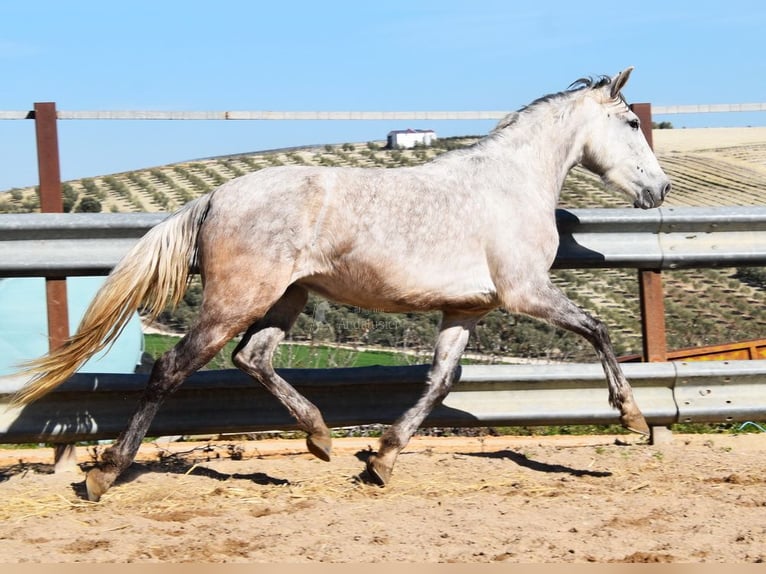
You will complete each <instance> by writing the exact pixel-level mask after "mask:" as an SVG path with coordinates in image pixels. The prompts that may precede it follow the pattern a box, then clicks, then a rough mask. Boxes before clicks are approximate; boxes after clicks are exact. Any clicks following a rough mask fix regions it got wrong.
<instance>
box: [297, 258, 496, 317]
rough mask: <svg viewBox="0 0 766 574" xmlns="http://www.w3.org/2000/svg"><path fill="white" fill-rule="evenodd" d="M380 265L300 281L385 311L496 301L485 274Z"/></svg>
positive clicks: (477, 306)
mask: <svg viewBox="0 0 766 574" xmlns="http://www.w3.org/2000/svg"><path fill="white" fill-rule="evenodd" d="M382 269H385V268H382ZM382 269H381V268H377V267H376V268H375V269H370V268H368V269H363V268H355V269H353V270H351V269H345V270H341V271H336V272H335V273H331V274H322V275H317V276H313V277H306V278H304V279H302V280H301V281H299V283H300V284H302V285H304V286H305V287H307V288H308V289H311V290H312V291H314V292H316V293H318V294H319V295H322V296H323V297H326V298H328V299H331V300H333V301H337V302H339V303H344V304H347V305H354V306H358V307H362V308H365V309H375V310H379V311H385V312H410V311H431V310H448V309H454V310H458V309H459V310H465V311H472V310H483V309H491V308H493V307H495V306H496V305H497V300H496V296H497V293H496V291H495V288H494V285H493V284H492V281H491V279H490V278H489V275H488V274H484V273H478V274H469V273H461V274H460V275H459V276H455V275H454V274H450V273H447V272H446V271H445V270H444V269H442V270H440V271H438V272H433V273H429V272H428V270H427V269H422V268H421V269H419V270H417V271H415V270H411V271H410V272H407V271H406V270H401V269H396V268H388V269H387V272H385V273H382V272H381V270H382Z"/></svg>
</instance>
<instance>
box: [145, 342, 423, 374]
mask: <svg viewBox="0 0 766 574" xmlns="http://www.w3.org/2000/svg"><path fill="white" fill-rule="evenodd" d="M177 341H178V337H173V336H169V335H145V336H144V350H145V352H146V353H148V354H149V355H150V356H151V357H153V358H154V359H156V358H157V357H159V356H160V355H161V354H162V353H164V352H165V351H166V350H168V349H170V348H171V347H172V346H173V345H175V343H176V342H177ZM235 346H236V342H234V341H233V342H230V343H228V344H227V345H226V347H224V349H223V350H222V351H221V352H220V353H218V355H217V356H216V357H215V358H214V359H213V360H212V361H211V362H210V363H209V364H208V365H207V368H208V369H233V368H235V367H234V364H233V363H232V361H231V353H232V351H233V350H234V347H235ZM427 362H430V358H429V357H428V356H420V357H418V356H414V355H411V354H404V353H396V352H393V351H377V350H376V351H371V350H354V349H345V348H338V347H333V346H326V345H304V344H294V343H289V342H288V343H283V344H282V345H280V346H279V348H278V349H277V352H276V354H275V356H274V366H275V367H277V368H294V369H311V368H313V369H324V368H328V367H369V366H372V365H382V366H398V365H413V364H419V363H427Z"/></svg>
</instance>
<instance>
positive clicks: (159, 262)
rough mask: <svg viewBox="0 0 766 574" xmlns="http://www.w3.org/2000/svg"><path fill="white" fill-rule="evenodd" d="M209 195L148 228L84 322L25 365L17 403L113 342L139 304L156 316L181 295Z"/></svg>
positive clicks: (52, 384)
mask: <svg viewBox="0 0 766 574" xmlns="http://www.w3.org/2000/svg"><path fill="white" fill-rule="evenodd" d="M209 205H210V195H205V196H202V197H200V198H199V199H197V200H195V201H193V202H190V203H188V204H187V205H185V206H184V207H183V208H182V209H180V210H179V211H177V212H176V213H174V214H173V215H171V216H170V217H168V218H167V219H166V220H164V221H163V222H162V223H160V224H158V225H157V226H155V227H153V228H152V229H150V230H149V232H147V233H146V235H144V236H143V237H142V238H141V239H140V240H139V241H138V243H137V244H136V245H135V246H134V247H133V248H132V249H131V250H130V251H129V252H128V254H127V255H125V257H124V258H123V259H122V260H121V261H120V262H119V263H118V264H117V266H116V267H115V268H114V269H113V270H112V272H111V273H110V274H109V276H108V277H107V280H106V282H105V283H104V284H103V286H102V287H101V289H99V291H98V293H96V296H95V298H94V299H93V301H92V302H91V304H90V306H89V307H88V310H87V311H86V312H85V315H84V316H83V318H82V321H81V323H80V326H79V327H78V329H77V333H75V334H74V335H73V336H72V337H70V338H69V339H67V341H65V343H64V344H63V345H62V346H61V347H59V348H58V349H54V350H53V351H51V352H50V353H48V354H47V355H44V356H42V357H40V358H39V359H34V360H32V361H29V362H28V363H25V364H23V365H22V369H23V370H22V372H21V374H22V375H30V376H31V377H32V378H31V380H30V381H29V382H28V383H27V384H26V386H24V387H23V388H22V389H21V390H19V392H18V393H16V395H15V396H14V397H13V400H12V402H11V404H12V405H14V406H22V405H25V404H28V403H30V402H32V401H35V400H37V399H39V398H40V397H42V396H43V395H45V394H46V393H48V392H49V391H51V390H53V389H54V388H56V387H57V386H59V385H60V384H61V383H63V382H64V381H66V380H67V379H68V378H69V377H70V376H71V375H72V374H73V373H74V372H75V371H76V370H77V369H78V368H79V367H80V366H81V365H82V364H83V363H84V362H85V361H87V360H88V359H89V358H90V357H92V356H93V355H94V354H96V353H98V352H99V351H100V350H102V349H103V348H105V347H106V346H107V345H110V344H111V343H113V342H114V340H115V339H116V338H117V337H118V336H119V334H120V333H121V332H122V329H123V328H124V327H125V324H126V323H127V322H128V320H129V319H130V317H131V315H132V314H133V313H134V312H135V311H136V310H137V309H138V308H139V307H140V306H143V307H144V309H145V310H146V311H147V312H148V313H149V315H150V317H151V318H152V319H154V318H156V317H157V315H159V314H160V313H161V312H162V310H163V309H164V308H165V305H166V303H167V302H168V300H170V301H171V302H172V304H173V305H175V304H177V303H178V302H179V301H180V300H181V298H182V297H183V295H184V293H185V291H186V287H187V282H188V279H189V272H190V267H191V266H192V265H193V264H194V263H195V259H196V256H197V234H198V232H199V228H200V226H201V225H202V222H203V221H204V219H205V217H206V215H207V211H208V208H209Z"/></svg>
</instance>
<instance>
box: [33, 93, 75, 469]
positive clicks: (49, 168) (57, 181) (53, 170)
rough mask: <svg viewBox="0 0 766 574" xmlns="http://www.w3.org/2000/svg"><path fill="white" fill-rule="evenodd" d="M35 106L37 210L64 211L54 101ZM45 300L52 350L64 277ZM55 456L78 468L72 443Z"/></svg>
mask: <svg viewBox="0 0 766 574" xmlns="http://www.w3.org/2000/svg"><path fill="white" fill-rule="evenodd" d="M34 109H35V135H36V140H37V170H38V173H39V176H40V211H41V212H43V213H63V212H64V202H63V198H62V194H61V164H60V161H59V144H58V126H57V122H58V118H57V114H56V104H55V103H53V102H43V103H35V107H34ZM45 304H46V308H47V313H48V347H49V348H50V350H53V349H56V348H58V347H60V346H61V345H63V344H64V341H66V339H67V338H68V337H69V312H68V309H67V288H66V278H59V277H46V278H45ZM54 459H55V469H56V472H62V471H70V470H75V469H76V468H77V466H76V462H77V460H76V456H75V446H74V445H73V444H59V445H56V447H55V455H54Z"/></svg>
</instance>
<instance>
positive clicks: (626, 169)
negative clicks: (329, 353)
mask: <svg viewBox="0 0 766 574" xmlns="http://www.w3.org/2000/svg"><path fill="white" fill-rule="evenodd" d="M632 70H633V68H632V67H630V68H627V69H625V70H623V71H622V72H620V73H618V74H616V75H615V76H613V77H609V76H599V77H596V78H592V77H588V78H581V79H579V80H577V81H575V82H574V83H572V84H570V86H569V87H568V88H566V89H565V90H563V91H561V92H558V93H553V94H549V95H546V96H544V97H541V98H539V99H537V100H535V101H533V102H532V103H530V104H528V105H527V106H524V107H522V108H521V109H519V110H518V111H516V112H512V113H510V114H508V115H507V116H506V117H505V118H503V119H502V120H501V121H500V122H499V123H498V124H497V126H496V127H495V128H494V130H492V131H491V132H490V133H489V134H488V135H487V136H485V137H483V138H482V139H480V140H479V141H478V142H476V143H475V144H474V145H472V146H471V147H468V148H464V149H459V150H453V151H450V152H447V153H444V154H442V155H440V156H437V157H436V158H434V159H432V160H430V161H428V162H426V163H424V164H422V165H419V166H409V167H399V168H393V169H383V168H367V167H365V168H358V167H314V166H279V167H270V168H267V169H262V170H260V171H256V172H254V173H250V174H247V175H244V176H241V177H239V178H236V179H233V180H231V181H229V182H227V183H224V184H223V185H221V186H220V187H218V188H216V189H215V190H213V191H212V192H210V193H209V194H207V195H205V196H202V197H200V198H198V199H196V200H194V201H192V202H190V203H188V204H186V205H185V206H183V207H182V208H180V209H179V210H178V211H176V212H175V213H173V214H171V215H169V216H168V217H167V218H166V219H165V220H163V221H162V222H161V223H159V224H158V225H157V226H155V227H153V228H152V229H150V230H149V231H148V232H147V233H146V234H145V235H144V236H143V237H142V238H141V239H140V240H139V241H138V242H137V243H136V244H135V246H134V247H133V248H132V249H131V250H130V251H129V252H128V253H127V254H126V255H125V257H124V258H123V259H122V260H121V261H120V262H119V263H118V264H117V265H116V266H115V268H114V269H113V270H112V272H111V273H110V275H109V276H108V278H107V280H106V282H105V284H104V285H103V287H102V288H101V289H100V291H99V292H98V293H97V295H96V297H95V298H94V300H93V302H92V303H91V305H90V307H89V308H88V310H87V312H86V314H85V316H84V317H83V319H82V322H81V324H80V326H79V328H78V330H77V332H76V333H75V334H74V335H73V336H72V337H71V338H70V339H68V340H67V341H66V342H65V344H64V345H63V346H61V347H59V348H58V349H55V350H53V351H51V352H50V353H49V354H47V355H44V356H42V357H40V358H38V359H35V360H33V361H31V362H30V363H29V364H27V365H26V367H25V370H24V371H22V373H23V374H24V376H25V377H27V378H28V382H27V383H26V385H25V386H24V387H23V388H22V389H21V390H20V391H19V392H18V393H17V394H16V395H15V397H14V399H13V404H15V405H17V406H21V405H24V404H28V403H30V402H31V401H33V400H36V399H38V398H39V397H41V396H43V395H44V394H45V393H47V392H49V391H50V390H51V389H53V388H54V387H56V386H58V385H59V384H61V383H63V382H64V381H65V380H67V379H68V378H69V377H70V376H71V375H72V374H73V373H74V372H75V371H76V370H77V368H78V367H79V366H80V365H81V364H82V363H83V362H84V361H86V360H87V359H88V358H89V357H90V356H92V355H93V354H95V353H96V352H98V351H99V350H101V349H103V348H104V347H106V346H107V345H109V344H110V343H111V342H112V341H114V339H115V337H116V336H117V335H118V334H119V333H120V330H121V328H122V327H123V326H124V325H125V323H126V321H127V320H128V318H129V317H130V315H131V314H132V313H133V312H135V311H136V310H137V309H138V308H139V307H142V308H144V309H145V310H146V311H147V312H148V313H149V315H150V316H151V317H156V316H157V315H158V314H159V313H160V311H162V309H163V308H164V307H165V305H166V304H167V303H168V302H171V303H177V302H178V301H179V300H180V298H181V297H182V296H183V294H184V291H185V288H186V286H187V282H188V279H189V277H190V274H191V273H193V272H194V270H197V271H198V272H199V274H200V276H201V278H202V282H203V297H202V303H201V306H200V309H199V313H198V316H197V317H196V319H195V320H194V321H193V323H192V325H191V327H190V328H189V330H188V332H187V334H186V335H185V336H184V337H183V338H182V339H181V340H180V341H179V342H178V343H177V344H176V345H175V347H173V348H172V349H171V350H169V351H168V352H167V353H165V354H164V355H162V356H161V357H160V358H159V359H158V360H157V361H156V363H155V364H154V367H153V369H152V371H151V374H150V376H149V380H148V383H147V385H146V388H145V389H144V392H143V394H142V397H141V399H140V401H139V404H138V406H137V408H136V410H135V413H134V414H133V416H132V417H131V418H130V420H129V422H128V424H127V427H126V428H125V429H124V430H123V432H122V433H121V434H120V435H119V437H118V438H117V439H116V440H115V441H114V443H113V444H112V445H111V447H110V448H108V449H106V450H105V451H104V453H103V454H102V457H101V461H99V462H98V464H97V465H95V466H94V467H93V468H92V469H91V470H90V471H89V472H88V473H87V475H86V479H85V486H86V489H87V495H88V498H89V499H90V500H93V501H98V500H99V499H100V498H101V496H102V495H103V494H104V493H105V492H106V491H107V490H108V489H109V488H110V487H111V486H112V485H113V483H114V482H115V480H116V479H117V477H118V476H119V475H120V474H121V473H122V472H123V471H124V470H125V469H126V468H127V467H128V466H130V465H131V464H132V462H133V460H134V458H135V455H136V452H137V450H138V448H139V446H140V443H141V441H142V439H143V437H144V436H145V434H146V432H147V430H148V428H149V426H150V424H151V422H152V419H153V418H154V416H155V414H156V412H157V410H158V408H159V407H160V404H161V403H162V402H163V400H164V399H165V398H166V397H167V396H168V395H170V394H171V393H172V392H173V391H174V390H175V389H177V388H178V387H179V386H180V385H181V384H182V382H183V381H184V380H185V379H186V378H187V377H188V376H189V375H190V374H192V373H193V372H195V371H196V370H198V369H200V368H201V367H203V366H204V365H205V364H206V363H208V361H210V360H211V359H212V358H213V357H214V356H215V355H216V353H218V351H219V350H220V349H221V348H222V347H223V346H224V344H226V343H227V342H228V341H229V340H231V339H233V338H235V337H236V336H238V335H240V334H242V337H241V340H240V341H239V343H238V344H237V345H236V348H235V350H234V351H233V356H232V358H233V362H234V364H235V365H236V366H237V367H238V368H240V369H242V370H243V371H244V372H245V373H247V374H248V375H250V376H251V377H252V378H253V379H255V380H256V381H258V382H260V383H261V384H263V385H264V386H265V387H266V388H267V389H268V390H269V391H270V392H271V393H273V394H274V395H275V396H276V397H277V398H278V399H279V400H280V401H281V402H282V404H283V405H284V406H285V407H286V409H287V410H288V411H289V412H290V413H291V415H292V416H293V417H294V418H295V420H296V423H297V425H298V427H299V428H300V429H302V430H303V431H305V433H306V445H307V449H308V450H309V452H311V453H312V454H313V455H315V456H316V457H318V458H320V459H322V460H325V461H329V460H330V453H331V435H330V431H329V429H328V428H327V425H326V424H325V422H324V420H323V418H322V414H321V412H320V411H319V410H318V409H317V407H316V406H315V405H313V404H312V403H311V402H310V401H309V400H308V399H306V398H305V397H304V396H303V395H301V394H300V393H298V392H297V391H296V389H295V388H293V387H292V386H291V385H290V384H289V383H288V382H287V381H286V380H284V379H283V378H282V377H281V376H279V375H278V374H277V373H276V371H275V369H274V368H273V366H272V357H273V354H274V351H275V349H276V347H277V346H278V345H279V343H280V342H281V341H282V340H283V339H284V337H285V335H286V333H287V332H288V331H289V329H290V328H291V326H292V325H293V323H294V322H295V320H296V318H297V317H298V315H299V314H300V313H301V310H302V309H303V308H304V306H305V304H306V302H307V298H308V293H309V292H314V293H316V294H318V295H320V296H322V297H325V298H327V299H330V300H334V301H337V302H339V303H343V304H348V305H353V306H356V307H361V308H374V309H378V310H384V311H388V312H419V311H432V310H438V311H440V312H441V314H442V319H441V324H440V327H439V332H438V335H437V340H436V345H435V351H434V355H433V362H432V365H431V367H430V369H429V372H428V376H427V381H426V385H425V389H424V392H423V393H422V396H421V397H420V398H419V400H418V401H417V402H416V404H414V405H413V406H412V407H411V408H409V410H407V411H406V412H405V413H404V414H403V415H402V416H401V417H400V418H399V419H398V420H396V421H395V422H394V423H393V424H392V425H391V426H390V427H389V428H388V429H387V430H386V431H385V433H384V434H383V436H382V437H381V439H380V443H379V447H378V450H377V453H374V454H372V455H371V456H370V457H369V458H368V460H367V466H366V468H367V471H368V476H369V480H370V481H371V482H374V483H377V484H379V485H381V486H383V485H386V484H388V483H389V482H390V480H391V475H392V472H393V468H394V464H395V462H396V459H397V456H398V455H399V453H400V452H401V450H402V449H403V448H404V447H405V446H406V445H407V443H408V441H409V440H410V438H411V437H412V435H413V434H414V432H415V431H416V430H417V428H418V427H419V426H420V425H421V423H422V422H423V420H424V419H425V418H426V416H427V415H428V414H429V413H430V412H431V410H432V409H433V408H434V407H435V406H436V405H437V404H439V403H440V402H441V401H442V400H443V399H444V398H445V397H446V395H447V393H448V392H449V390H450V387H451V385H452V383H453V381H454V379H455V378H456V371H457V369H458V365H459V359H460V357H461V354H462V353H463V351H464V349H465V347H466V344H467V342H468V339H469V335H470V333H471V331H472V329H473V328H474V327H475V325H476V324H477V322H478V321H479V320H480V319H481V318H482V317H483V316H484V315H486V314H487V313H488V312H489V311H490V310H492V309H495V308H498V307H502V308H505V309H506V310H507V311H509V312H511V313H518V314H525V315H528V316H531V317H536V318H539V319H542V320H545V321H548V322H549V323H551V324H553V325H555V326H558V327H561V328H564V329H568V330H570V331H573V332H575V333H578V334H579V335H581V336H583V337H585V338H586V339H587V340H588V341H589V342H590V343H591V344H592V346H593V347H594V349H595V352H596V354H597V356H598V358H599V360H600V361H601V363H602V366H603V370H604V373H605V377H606V382H607V384H608V388H609V403H610V404H611V406H612V407H614V408H615V409H617V410H618V411H619V413H620V421H621V423H622V425H623V426H624V427H626V428H628V429H630V430H631V431H635V432H638V433H648V430H649V429H648V426H647V423H646V420H645V419H644V416H643V414H642V413H641V410H640V409H639V407H638V405H637V403H636V401H635V399H634V397H633V393H632V390H631V387H630V384H629V383H628V381H627V380H626V378H625V376H624V374H623V373H622V371H621V369H620V366H619V364H618V362H617V359H616V356H615V352H614V349H613V346H612V343H611V342H610V338H609V333H608V330H607V328H606V327H605V325H604V324H603V323H602V322H601V321H600V320H598V319H596V318H594V317H593V316H591V315H590V314H588V313H587V312H586V311H584V310H582V309H581V308H579V307H578V306H577V305H576V304H574V303H573V302H572V301H570V300H569V299H568V298H567V297H566V295H565V294H564V293H563V292H562V291H561V290H560V289H558V288H557V287H556V286H555V285H553V283H552V282H551V280H550V276H549V271H550V267H551V264H552V263H553V260H554V258H555V255H556V251H557V247H558V232H557V228H556V220H555V210H556V206H557V203H558V200H559V195H560V193H561V188H562V186H563V183H564V179H565V177H566V176H567V174H568V172H569V171H570V170H571V169H572V168H573V167H574V166H575V165H577V164H580V165H582V166H584V167H585V168H586V169H588V170H590V171H592V172H593V173H595V174H596V175H597V176H600V177H601V179H602V181H603V182H604V183H605V185H606V186H608V187H610V188H613V189H615V190H617V191H619V192H622V193H623V194H625V195H626V196H627V198H628V199H629V200H630V201H632V203H633V204H634V205H635V206H636V207H640V208H643V209H649V208H653V207H657V206H659V205H660V204H661V203H662V202H663V200H664V199H665V197H666V195H667V193H668V192H669V190H670V182H669V180H668V177H667V176H666V175H665V174H664V172H663V171H662V169H661V167H660V165H659V163H658V161H657V158H656V157H655V156H654V154H653V153H652V151H651V148H650V147H649V145H648V143H647V141H646V140H645V138H644V136H643V134H642V132H641V130H640V129H639V119H638V117H637V116H636V115H635V114H634V113H633V112H632V111H631V110H630V108H629V106H628V104H627V103H626V101H625V99H624V97H623V96H622V89H623V87H624V86H625V84H626V83H627V81H628V78H629V76H630V74H631V72H632Z"/></svg>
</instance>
